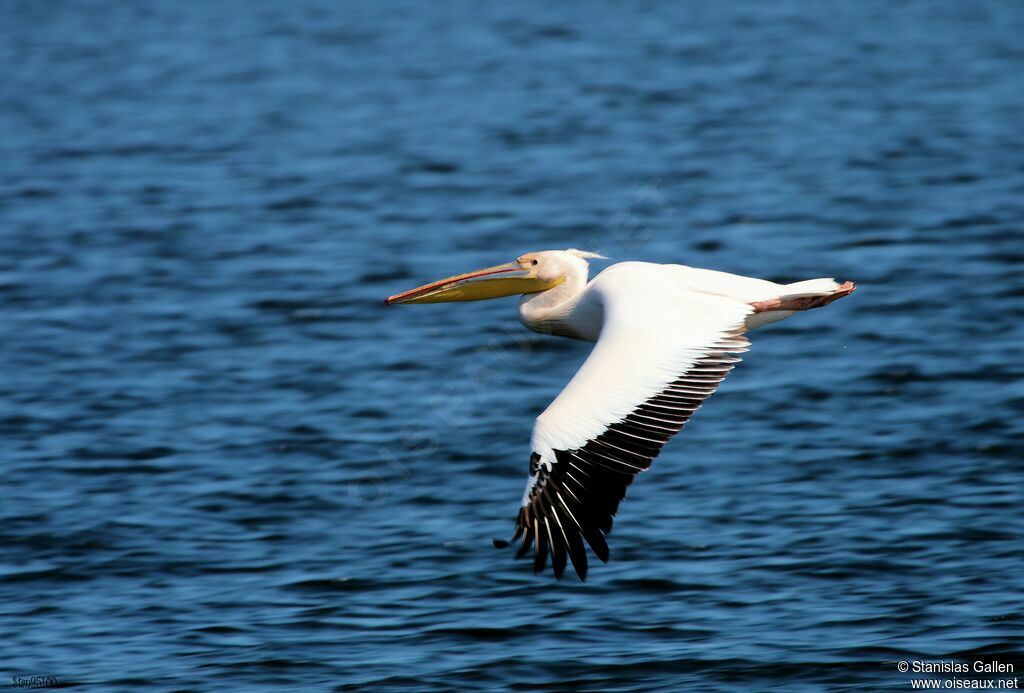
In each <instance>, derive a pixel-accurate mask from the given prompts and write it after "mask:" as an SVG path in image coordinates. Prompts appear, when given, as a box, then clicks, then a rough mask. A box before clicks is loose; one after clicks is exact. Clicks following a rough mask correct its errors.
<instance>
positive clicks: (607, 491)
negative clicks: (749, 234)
mask: <svg viewBox="0 0 1024 693" xmlns="http://www.w3.org/2000/svg"><path fill="white" fill-rule="evenodd" d="M595 257H602V256H600V255H597V254H596V253H588V252H585V251H581V250H576V249H572V248H571V249H569V250H547V251H543V252H537V253H527V254H525V255H523V256H521V257H519V258H518V259H517V260H515V262H510V263H508V264H505V265H498V266H497V267H490V268H488V269H482V270H478V271H476V272H470V273H468V274H460V275H458V276H455V277H449V278H448V279H442V280H440V281H436V282H433V283H431V284H425V285H424V286H421V287H419V288H416V289H412V290H410V291H406V292H404V293H400V294H397V295H395V296H391V297H389V298H388V299H387V300H386V301H385V303H386V304H387V305H391V304H396V303H440V302H443V301H477V300H482V299H488V298H497V297H499V296H512V295H515V294H521V295H522V299H521V300H520V303H519V319H520V321H522V323H523V324H524V325H525V326H526V327H527V328H529V329H531V330H533V331H535V332H541V333H544V334H553V335H559V336H562V337H572V338H575V339H583V340H586V341H590V342H597V344H596V345H595V346H594V348H593V350H592V351H591V352H590V356H589V357H588V358H587V360H586V361H585V362H584V363H583V365H582V366H581V367H580V369H579V371H577V372H576V375H574V376H573V378H572V380H570V381H569V384H568V385H566V387H565V389H564V390H562V392H561V393H560V394H559V395H558V396H557V397H556V398H555V400H554V401H553V402H552V403H551V404H550V406H548V408H547V409H546V410H544V413H542V414H541V415H540V416H539V417H537V421H536V424H535V426H534V428H533V440H532V445H533V454H531V455H530V478H529V480H528V482H527V484H526V491H525V493H523V501H522V507H521V508H520V510H519V516H518V518H517V520H516V526H515V534H514V535H513V537H512V538H513V540H516V539H518V538H519V537H522V545H521V546H520V548H519V551H518V553H517V554H516V555H517V557H519V556H523V555H525V554H526V553H527V552H528V551H529V549H530V545H531V544H533V545H534V559H533V567H534V571H535V572H540V571H541V570H543V569H544V566H545V564H546V563H547V554H548V552H550V553H551V563H552V567H553V568H554V573H555V577H556V578H560V577H561V576H562V572H563V571H564V570H565V564H566V556H568V557H569V559H571V560H572V564H573V567H574V568H575V569H576V573H577V574H578V575H579V577H580V579H581V580H585V579H586V575H587V555H586V551H585V549H584V546H583V541H584V540H586V542H587V543H588V544H590V548H591V549H592V550H593V551H594V553H595V554H596V555H597V557H598V558H600V559H601V560H602V561H604V562H606V563H607V562H608V544H607V542H606V541H605V536H606V535H607V534H609V533H610V532H611V529H612V516H613V515H615V512H616V511H617V510H618V507H619V502H620V501H621V500H622V499H623V498H624V497H625V495H626V487H627V486H629V485H630V483H632V481H633V477H634V476H636V475H637V474H638V473H640V472H642V471H644V470H646V469H647V468H648V467H649V466H650V464H651V460H653V459H654V458H655V457H657V455H658V453H659V452H660V451H661V447H662V446H663V445H664V444H665V443H666V442H667V441H668V439H669V438H671V437H672V436H673V435H674V434H676V433H678V432H679V431H680V429H682V427H683V425H684V424H685V423H686V422H687V421H688V420H689V418H690V416H691V415H692V414H693V412H694V411H696V410H697V408H698V407H700V405H701V404H702V403H703V402H704V400H706V399H707V398H708V397H710V396H711V394H712V393H713V392H714V391H715V389H716V388H717V387H718V384H719V383H720V382H721V381H722V380H723V379H724V378H725V376H726V375H727V374H728V373H729V371H730V370H732V367H733V365H734V364H735V363H737V362H738V361H739V360H740V359H739V356H738V354H740V353H742V352H744V351H746V350H747V346H748V342H747V338H746V337H745V336H744V333H745V332H746V331H747V330H749V329H751V328H754V327H758V326H760V325H764V324H766V323H770V322H775V321H777V320H781V319H783V318H786V317H788V316H790V315H792V314H793V312H794V311H798V310H807V309H809V308H817V307H819V306H824V305H828V304H829V303H831V302H832V301H835V300H836V299H838V298H842V297H843V296H846V295H848V294H850V293H851V292H852V291H853V290H854V288H855V287H854V284H853V283H852V282H846V283H844V284H837V283H836V282H835V281H833V280H832V279H811V280H808V281H802V282H796V283H795V284H776V283H774V282H770V281H765V280H763V279H751V278H750V277H741V276H738V275H735V274H727V273H725V272H716V271H714V270H706V269H697V268H694V267H686V266H684V265H659V264H654V263H649V262H622V263H619V264H615V265H612V266H611V267H609V268H608V269H606V270H604V271H603V272H601V273H600V274H598V275H597V276H596V277H594V279H593V281H591V282H589V283H588V282H587V274H588V269H589V266H588V263H587V259H588V258H595ZM495 545H496V546H499V547H500V546H504V545H507V542H501V541H497V540H496V541H495Z"/></svg>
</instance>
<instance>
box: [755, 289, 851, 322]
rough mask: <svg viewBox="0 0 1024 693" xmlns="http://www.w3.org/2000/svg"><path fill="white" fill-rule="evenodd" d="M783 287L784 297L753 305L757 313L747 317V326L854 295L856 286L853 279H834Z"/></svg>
mask: <svg viewBox="0 0 1024 693" xmlns="http://www.w3.org/2000/svg"><path fill="white" fill-rule="evenodd" d="M782 288H783V290H784V293H783V294H782V295H781V296H778V297H776V298H770V299H768V300H765V301H754V302H753V303H751V304H750V305H751V306H753V307H754V315H752V316H750V317H748V318H747V326H748V327H750V328H754V327H758V326H760V325H764V324H767V323H769V322H775V321H776V320H782V319H783V318H785V317H789V316H790V315H792V314H793V311H797V310H810V309H811V308H820V307H822V306H827V305H828V304H829V303H832V302H833V301H837V300H839V299H840V298H842V297H843V296H849V295H850V294H852V293H853V291H854V289H856V288H857V285H856V284H854V283H853V282H843V283H842V284H839V283H837V282H836V281H835V280H834V279H808V280H807V281H802V282H795V283H793V284H786V285H784V286H783V287H782ZM765 313H767V315H765Z"/></svg>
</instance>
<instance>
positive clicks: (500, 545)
mask: <svg viewBox="0 0 1024 693" xmlns="http://www.w3.org/2000/svg"><path fill="white" fill-rule="evenodd" d="M491 543H492V544H494V548H496V549H506V548H508V542H507V541H505V540H504V539H491Z"/></svg>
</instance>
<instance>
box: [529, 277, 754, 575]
mask: <svg viewBox="0 0 1024 693" xmlns="http://www.w3.org/2000/svg"><path fill="white" fill-rule="evenodd" d="M679 269H682V268H678V266H676V267H673V266H667V265H651V264H647V263H623V264H620V265H615V266H613V267H611V268H609V269H608V270H606V271H605V272H603V273H602V274H600V275H599V276H598V277H596V278H595V279H594V281H593V282H592V283H591V285H590V287H588V289H587V291H588V293H590V294H591V295H589V296H587V297H585V299H584V300H593V301H596V302H597V303H598V304H599V305H600V307H601V309H602V314H603V323H602V327H601V336H600V338H599V339H598V341H597V344H596V345H595V346H594V349H593V351H592V352H591V354H590V356H589V357H588V358H587V360H586V361H585V362H584V364H583V365H582V366H581V367H580V369H579V371H578V372H577V373H576V375H575V376H573V378H572V380H571V381H570V382H569V384H568V385H567V386H566V387H565V389H564V390H563V391H562V392H561V394H559V395H558V397H557V398H556V399H555V401H554V402H552V403H551V405H550V406H549V407H548V408H547V409H546V410H545V411H544V413H543V414H541V415H540V416H539V417H538V418H537V423H536V426H535V427H534V431H533V454H532V455H531V457H530V478H529V482H528V483H527V486H526V492H525V493H524V494H523V505H522V508H521V509H520V511H519V517H518V519H517V521H516V530H515V537H514V538H516V539H518V538H519V537H522V539H523V541H522V545H521V546H520V548H519V552H518V554H517V555H518V556H522V555H525V554H526V553H527V552H528V551H529V549H530V545H531V543H532V544H534V546H535V548H534V570H535V571H538V572H539V571H540V570H542V569H543V568H544V565H545V563H546V561H547V554H548V552H550V553H551V560H552V565H553V567H554V572H555V576H556V577H561V575H562V572H563V571H564V570H565V565H566V557H567V556H568V558H569V559H571V560H572V564H573V567H574V568H575V569H576V572H577V573H578V574H579V576H580V578H581V579H585V578H586V573H587V556H586V551H585V549H584V545H583V542H584V540H586V542H587V543H589V544H590V547H591V548H592V549H593V551H594V553H595V554H596V555H597V557H598V558H600V559H601V560H602V561H605V562H607V560H608V544H607V543H606V541H605V535H607V534H608V533H609V532H611V529H612V516H613V515H615V512H616V510H618V507H619V502H620V501H621V500H622V499H623V497H624V496H625V494H626V487H627V486H629V484H630V483H631V482H632V481H633V477H634V476H635V475H636V474H638V473H640V472H642V471H644V470H646V469H647V468H648V467H649V466H650V464H651V460H653V459H654V458H655V457H657V455H658V453H659V452H660V451H661V447H662V446H663V445H664V444H665V443H666V442H667V441H668V439H669V438H670V437H672V436H673V435H675V434H676V433H678V432H679V431H680V429H682V427H683V425H684V424H685V423H686V422H687V421H688V420H689V418H690V416H691V415H692V414H693V412H694V411H696V409H697V408H698V407H700V405H701V404H702V403H703V402H704V400H705V399H707V398H708V397H710V396H711V394H712V393H713V392H714V391H715V389H716V388H717V387H718V384H719V383H720V382H721V381H722V380H723V379H724V378H725V376H726V375H727V374H728V373H729V371H730V370H732V367H733V365H734V364H735V363H737V362H738V361H739V357H738V356H737V354H739V353H741V352H744V351H746V349H747V346H748V342H747V339H746V337H744V336H743V331H744V329H745V326H744V320H745V318H746V317H747V316H748V315H750V314H751V313H752V312H753V308H752V307H751V306H750V305H749V304H748V303H745V302H742V301H740V300H737V299H735V298H731V297H728V296H726V295H723V294H719V293H714V294H713V293H705V292H701V291H697V290H694V289H691V288H688V287H687V286H686V282H685V281H680V279H681V277H680V273H679V271H678V270H679Z"/></svg>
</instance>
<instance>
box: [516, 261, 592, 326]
mask: <svg viewBox="0 0 1024 693" xmlns="http://www.w3.org/2000/svg"><path fill="white" fill-rule="evenodd" d="M573 260H578V262H572V263H568V266H567V267H566V269H567V272H566V274H565V281H563V282H562V283H561V284H559V285H558V286H556V287H554V288H551V289H548V290H547V291H541V292H539V293H535V294H524V295H523V297H522V300H520V302H519V320H520V321H521V322H522V323H523V324H524V325H526V327H527V328H529V329H531V330H533V331H534V332H541V333H543V334H554V335H559V336H562V337H573V338H575V339H585V340H588V341H596V340H597V333H598V332H599V331H600V324H597V325H596V329H595V325H594V324H593V323H594V320H593V319H590V318H591V317H592V316H589V315H586V316H585V315H583V314H582V313H589V312H590V311H587V310H585V307H584V306H581V305H580V302H581V299H582V298H583V297H584V292H585V290H586V288H587V274H588V267H587V263H586V261H585V260H582V259H578V258H573ZM599 320H600V316H598V321H599Z"/></svg>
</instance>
